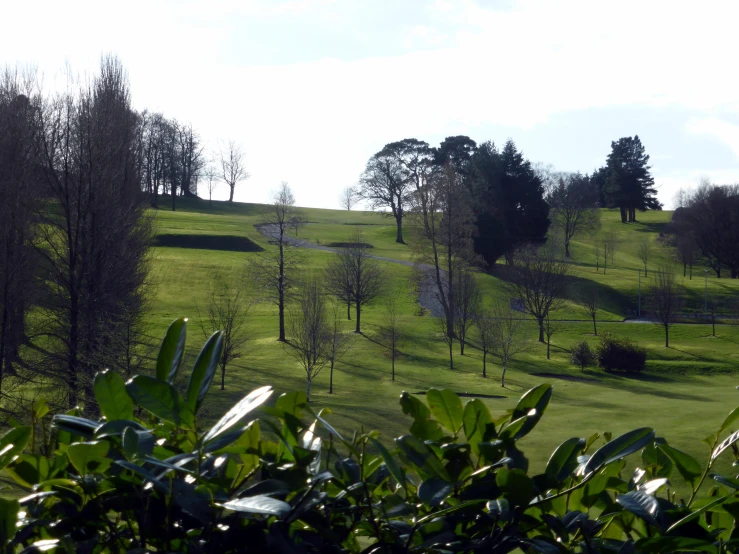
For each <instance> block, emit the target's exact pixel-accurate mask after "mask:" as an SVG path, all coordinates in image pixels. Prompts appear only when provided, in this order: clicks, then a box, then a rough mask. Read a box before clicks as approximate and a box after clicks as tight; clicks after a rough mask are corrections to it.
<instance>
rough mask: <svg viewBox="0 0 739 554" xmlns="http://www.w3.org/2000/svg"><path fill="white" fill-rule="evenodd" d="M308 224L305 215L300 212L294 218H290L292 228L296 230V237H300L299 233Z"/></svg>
mask: <svg viewBox="0 0 739 554" xmlns="http://www.w3.org/2000/svg"><path fill="white" fill-rule="evenodd" d="M306 223H308V222H307V221H306V219H305V218H304V217H303V214H301V213H300V212H296V213H295V215H294V216H292V218H290V227H292V228H293V229H294V230H295V236H296V237H297V236H298V231H299V230H300V228H301V227H302V226H304V225H305V224H306Z"/></svg>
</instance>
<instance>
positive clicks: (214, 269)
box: [147, 200, 739, 466]
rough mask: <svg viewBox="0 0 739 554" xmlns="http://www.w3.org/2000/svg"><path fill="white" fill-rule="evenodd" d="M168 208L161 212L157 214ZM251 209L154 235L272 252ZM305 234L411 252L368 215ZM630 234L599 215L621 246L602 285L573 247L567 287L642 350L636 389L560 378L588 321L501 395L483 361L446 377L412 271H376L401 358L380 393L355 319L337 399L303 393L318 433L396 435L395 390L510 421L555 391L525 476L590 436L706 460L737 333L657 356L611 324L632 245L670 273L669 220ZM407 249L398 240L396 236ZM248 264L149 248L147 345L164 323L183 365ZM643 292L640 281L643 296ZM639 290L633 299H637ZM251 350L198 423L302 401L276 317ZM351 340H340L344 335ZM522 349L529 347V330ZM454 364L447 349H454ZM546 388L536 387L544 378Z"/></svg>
mask: <svg viewBox="0 0 739 554" xmlns="http://www.w3.org/2000/svg"><path fill="white" fill-rule="evenodd" d="M163 205H166V204H163ZM262 209H263V207H261V206H259V205H252V204H227V203H222V202H216V203H214V204H213V206H212V207H209V206H208V204H207V202H200V201H195V200H188V201H184V200H183V201H180V202H179V205H178V211H177V212H171V211H166V210H161V211H158V212H157V213H156V219H157V226H158V232H159V233H161V234H167V235H176V234H190V235H192V234H203V235H222V236H229V237H244V238H247V239H249V240H251V241H253V242H254V243H256V244H258V245H259V246H261V247H263V248H273V246H270V245H268V244H267V241H266V240H265V239H264V238H263V237H261V236H260V235H259V233H258V232H257V230H256V229H255V228H254V224H255V223H258V222H259V218H260V213H261V210H262ZM304 217H305V218H306V219H307V220H308V221H309V222H310V223H309V224H308V225H306V226H305V227H302V228H301V229H300V231H299V233H300V236H301V238H307V239H308V240H311V241H314V242H316V243H320V244H327V243H331V242H342V241H347V240H351V235H352V233H353V232H354V231H355V230H357V229H361V230H362V231H363V233H364V241H365V242H368V243H370V244H372V245H373V249H372V251H371V253H372V254H373V255H378V256H384V257H388V258H394V259H399V260H409V259H411V257H412V254H411V248H410V247H409V246H406V245H400V244H396V243H395V227H394V221H393V220H392V219H388V218H386V217H383V216H382V215H380V214H376V213H369V212H347V211H338V210H320V209H305V210H304ZM639 217H640V219H641V221H640V222H639V223H637V224H630V225H623V224H621V223H620V222H619V217H618V213H617V212H614V211H607V210H604V212H603V227H602V230H601V233H605V232H608V231H614V232H616V233H617V234H618V236H619V246H618V250H617V252H616V256H615V268H613V269H612V268H610V267H609V269H608V271H607V274H606V275H603V273H602V270H601V272H596V270H595V263H594V261H595V260H594V247H593V244H592V241H590V240H583V241H575V242H574V244H573V245H572V254H573V273H574V277H573V284H574V286H575V287H577V286H582V285H584V284H587V283H588V282H595V283H598V284H599V285H600V286H602V287H603V288H602V290H603V291H604V297H605V302H606V303H605V309H604V310H603V312H602V313H601V314H600V315H599V319H602V320H603V322H601V323H599V330H600V331H606V330H607V331H610V332H613V333H614V334H617V335H620V336H628V337H630V338H632V339H633V340H635V341H636V342H638V343H639V344H640V345H642V346H644V347H646V348H647V350H648V352H649V361H648V371H647V372H646V374H644V375H641V376H618V375H608V374H604V373H603V372H600V371H597V370H588V371H586V372H585V373H581V372H580V371H579V370H578V369H576V368H574V367H572V366H571V365H569V363H568V361H567V357H568V356H567V352H566V349H567V348H568V347H569V346H570V345H571V344H572V343H573V342H575V340H577V339H579V338H582V337H585V338H587V339H589V340H592V341H595V340H596V339H595V338H594V337H592V334H591V333H592V325H591V324H590V323H588V322H587V321H582V322H573V323H568V324H565V326H564V328H563V329H562V330H561V331H560V332H559V333H557V334H556V335H555V336H554V337H553V346H552V359H551V360H547V359H546V357H545V353H546V349H545V347H544V346H543V345H540V344H534V345H533V348H532V350H531V351H530V352H527V353H526V354H524V355H522V356H521V357H520V359H519V360H517V361H515V362H514V363H513V365H512V367H511V368H510V369H509V372H508V375H507V386H506V388H505V389H503V388H501V386H500V369H499V367H498V366H496V365H495V364H494V363H491V364H490V365H489V367H488V371H489V376H490V377H489V378H488V379H483V378H482V377H481V375H480V374H481V367H482V362H481V355H480V353H479V352H478V351H477V350H476V349H474V348H470V347H468V349H467V352H466V355H465V356H463V357H462V356H459V355H457V356H456V360H455V364H456V368H457V369H455V371H450V370H449V369H448V366H447V363H448V362H447V357H446V353H445V345H444V344H443V343H441V342H440V341H439V340H438V337H437V335H436V330H435V327H434V325H433V321H432V319H431V318H430V317H429V316H423V315H417V314H418V313H419V310H418V309H417V305H416V303H415V299H414V298H413V295H412V293H410V292H409V279H410V277H411V268H409V267H407V266H403V265H399V264H392V263H384V262H383V263H382V265H383V267H384V268H385V270H386V271H387V283H388V290H387V293H386V294H388V295H394V296H395V297H396V298H397V299H398V300H399V302H400V304H401V306H402V318H401V320H402V325H403V328H404V331H405V333H406V335H407V339H406V340H405V341H404V343H403V344H402V345H401V351H402V356H401V359H400V360H399V362H398V363H397V366H396V371H397V379H396V381H395V382H392V381H391V380H390V361H389V360H388V358H387V352H386V350H385V349H384V348H383V347H382V346H381V345H379V344H378V342H377V340H376V335H377V328H378V325H379V324H380V323H381V320H382V308H381V302H377V303H375V305H370V306H369V307H368V308H367V309H366V310H365V311H364V312H363V316H362V322H363V331H364V333H363V335H361V336H356V337H354V341H353V343H352V348H351V351H350V352H349V353H348V354H347V355H346V356H345V357H344V359H343V360H342V361H341V362H339V363H338V364H337V367H336V371H335V374H334V383H335V394H333V395H329V394H328V386H327V384H328V373H327V370H326V371H324V372H323V373H322V374H321V375H319V376H318V378H317V380H316V381H315V382H314V386H313V399H312V401H313V403H314V404H315V408H318V409H320V408H330V409H331V411H332V412H333V413H332V414H331V415H330V416H329V419H330V420H331V422H332V423H334V424H335V426H336V427H337V428H338V429H339V431H341V432H347V433H349V432H351V430H354V429H358V428H364V429H379V430H381V431H382V433H383V435H384V437H385V438H386V440H389V438H390V437H392V436H397V435H399V434H402V433H404V432H407V425H408V423H409V422H408V421H407V419H406V418H405V417H404V416H403V415H402V413H401V411H400V408H399V405H398V395H399V394H400V393H401V391H403V390H407V391H412V392H419V391H424V390H426V389H427V388H429V387H436V388H449V389H451V390H454V391H458V392H468V393H473V394H482V395H489V396H500V397H501V398H487V399H484V402H485V403H486V404H487V405H488V406H489V407H490V409H491V410H492V412H493V413H494V414H500V413H503V412H504V411H505V410H508V409H510V408H512V407H513V406H514V404H515V402H516V400H517V399H518V398H519V397H520V395H521V394H522V393H523V392H525V391H526V390H527V389H529V388H530V387H532V386H534V385H536V384H539V383H542V382H549V383H553V384H554V386H555V392H554V396H553V400H552V404H551V406H550V408H549V411H548V412H547V414H546V416H545V417H544V419H543V421H542V423H540V429H539V430H538V431H537V432H535V433H534V434H533V435H532V436H531V437H527V438H526V439H525V440H524V441H523V443H522V445H523V446H524V447H525V451H526V453H527V455H528V456H529V457H530V458H531V459H532V460H535V462H534V464H535V466H540V465H541V464H543V463H544V462H545V461H546V459H547V457H548V455H549V454H550V453H551V452H552V450H553V449H554V448H555V447H556V445H558V444H559V443H560V442H561V441H563V440H564V439H566V438H568V437H571V436H589V435H591V434H593V433H596V432H603V431H610V432H613V433H620V432H623V431H626V430H629V429H632V428H636V427H640V426H644V425H650V426H653V427H655V428H656V429H657V432H658V434H659V435H660V436H666V437H668V438H669V440H670V441H671V443H672V444H674V445H675V446H677V447H678V448H683V449H685V450H686V451H688V452H690V453H691V454H694V455H696V456H698V457H699V459H705V454H706V453H705V450H706V447H705V445H704V444H702V443H701V440H702V439H703V438H704V437H706V436H707V435H708V434H709V433H711V432H712V431H714V430H715V429H716V428H717V426H718V424H719V423H720V421H721V420H722V419H723V417H724V416H725V414H726V413H727V412H728V411H729V410H730V409H732V408H734V407H735V406H736V405H737V403H739V402H738V401H739V394H738V393H737V390H736V388H735V385H736V384H738V383H739V375H736V374H735V373H734V371H735V370H736V369H737V368H738V367H739V348H738V345H739V329H737V328H736V327H734V326H720V327H719V328H718V332H717V334H718V336H717V337H711V336H710V328H709V326H706V325H681V326H677V327H675V328H674V329H673V331H672V334H671V344H672V347H671V348H665V347H664V346H663V344H664V342H663V341H664V337H663V332H662V330H661V329H659V328H657V327H656V326H654V325H652V324H635V323H634V324H629V323H626V324H624V323H617V322H619V321H621V320H622V319H623V317H624V316H625V315H627V314H629V313H631V311H633V310H635V309H636V302H637V270H638V269H639V268H641V267H642V266H641V261H640V260H639V258H638V257H637V248H638V245H639V243H640V241H641V240H643V239H647V240H650V241H652V242H653V261H650V264H649V265H650V269H651V268H653V267H656V266H657V265H658V264H659V263H666V262H668V261H669V257H670V254H669V252H667V251H666V250H664V249H663V248H661V247H660V246H659V244H658V243H657V241H656V239H657V235H658V233H659V231H660V229H661V228H662V227H663V226H664V224H665V223H666V222H667V221H668V220H669V217H670V213H669V212H651V213H646V214H639ZM407 238H410V234H407ZM254 255H255V254H253V253H249V252H238V251H226V250H212V249H209V250H202V249H192V248H171V247H159V246H158V247H155V248H154V249H153V272H152V282H153V285H154V286H153V289H152V290H153V293H152V300H151V304H150V312H149V315H148V318H147V321H148V324H149V329H148V332H149V334H151V335H154V336H161V335H162V334H163V333H164V331H165V329H166V327H167V325H168V324H169V323H170V322H171V321H172V320H173V319H174V318H176V317H179V316H182V315H184V316H187V317H189V318H190V320H191V321H190V329H189V340H188V342H189V345H190V352H189V356H190V357H191V361H192V356H193V355H194V349H195V347H196V346H199V344H202V341H203V340H204V335H203V333H202V332H201V331H200V328H199V325H198V321H197V312H196V306H197V305H198V304H200V303H202V301H203V300H204V298H205V295H206V294H207V292H208V290H209V287H210V283H211V282H212V279H213V277H214V275H215V274H222V275H225V276H227V277H230V278H233V279H236V278H238V277H240V276H243V274H244V267H245V264H246V262H247V260H248V259H249V257H250V256H254ZM332 255H333V254H330V253H327V252H321V251H315V250H304V251H303V260H304V267H305V269H304V271H306V272H309V271H316V272H317V271H320V270H321V268H322V267H323V266H325V264H326V261H327V260H328V259H329V257H330V256H332ZM699 272H700V273H701V275H700V278H694V279H693V280H692V281H690V280H685V283H684V284H685V285H686V288H687V289H688V291H689V294H690V302H691V304H690V305H691V306H693V307H695V306H697V305H698V304H701V305H702V295H703V286H704V282H703V275H702V270H696V271H695V272H694V273H696V274H698V273H699ZM480 283H481V285H482V287H483V290H484V293H485V296H486V298H487V299H490V298H492V297H494V296H495V295H498V294H501V291H502V285H503V284H502V282H501V281H500V280H499V279H498V278H497V277H495V276H494V275H493V276H491V275H480ZM642 285H643V286H644V287H645V286H646V281H644V282H643V283H642ZM708 285H709V293H716V294H718V293H720V294H723V295H724V296H726V297H730V296H732V295H735V294H736V292H737V283H736V282H733V281H730V280H728V279H721V280H720V281H718V280H716V279H714V278H711V277H709V279H708ZM643 290H644V289H643ZM558 316H559V317H562V318H566V319H574V320H576V319H581V320H584V319H585V318H586V317H587V316H586V314H585V312H584V311H583V310H582V309H580V308H579V307H577V306H576V305H573V304H568V305H566V306H565V307H564V308H563V309H561V310H560V311H559V312H558ZM250 328H251V333H252V339H251V341H250V342H249V345H248V348H247V353H246V355H245V356H244V357H243V358H242V359H239V360H237V361H235V362H234V363H233V364H232V366H231V367H230V369H229V372H228V374H227V377H226V390H225V391H220V390H217V387H215V386H214V387H213V390H212V392H211V394H210V395H209V399H208V403H207V407H206V408H207V410H208V413H209V414H210V415H211V416H212V417H215V416H217V415H220V413H222V412H223V411H224V410H225V409H226V408H227V407H229V406H230V405H231V404H232V403H234V402H235V401H236V400H238V399H239V398H241V397H242V396H243V395H244V394H245V393H246V392H248V391H249V390H251V389H253V388H255V387H257V386H260V385H264V384H270V385H273V386H274V387H275V388H276V389H277V390H278V391H288V390H296V389H302V388H304V386H305V378H304V374H303V373H302V370H301V368H300V366H299V365H298V364H297V363H296V362H295V361H294V360H293V359H292V358H291V357H290V356H289V355H288V354H287V353H286V351H285V350H284V348H283V346H282V345H281V344H280V343H278V342H277V341H276V340H275V339H276V336H277V311H276V308H275V307H273V306H271V305H269V304H260V305H258V306H256V307H255V308H254V309H253V311H252V317H251V324H250ZM347 328H348V329H349V328H350V327H349V326H348V327H347ZM531 333H532V336H533V334H534V329H533V326H532V327H531ZM455 352H458V348H457V347H455ZM542 374H546V376H542Z"/></svg>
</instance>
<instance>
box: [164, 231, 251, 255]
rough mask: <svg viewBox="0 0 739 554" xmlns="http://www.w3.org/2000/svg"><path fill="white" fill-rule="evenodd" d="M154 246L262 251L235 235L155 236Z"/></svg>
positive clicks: (228, 250) (244, 238) (247, 240)
mask: <svg viewBox="0 0 739 554" xmlns="http://www.w3.org/2000/svg"><path fill="white" fill-rule="evenodd" d="M154 246H164V247H167V248H195V249H198V250H222V251H226V252H262V251H263V250H264V249H263V248H262V247H261V246H259V245H258V244H257V243H255V242H253V241H251V240H249V239H248V238H246V237H238V236H235V235H169V234H165V235H157V236H155V237H154Z"/></svg>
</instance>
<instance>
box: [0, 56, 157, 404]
mask: <svg viewBox="0 0 739 554" xmlns="http://www.w3.org/2000/svg"><path fill="white" fill-rule="evenodd" d="M139 123H140V122H139V118H138V116H137V114H136V113H135V112H134V111H133V110H132V108H131V98H130V91H129V87H128V81H127V77H126V73H125V71H124V69H123V67H122V66H121V64H120V63H119V62H118V60H117V59H115V58H113V57H106V58H104V59H103V60H102V61H101V65H100V70H99V72H98V74H97V75H96V76H95V77H94V78H93V79H92V80H90V81H89V82H85V83H81V84H75V83H70V86H69V87H68V89H67V91H65V92H62V93H59V94H57V95H54V96H44V95H43V94H41V92H40V91H39V90H38V88H37V86H36V79H35V76H34V75H32V74H23V73H20V72H17V71H12V70H6V71H5V72H4V73H3V74H2V76H0V197H1V198H2V199H3V201H2V203H0V241H2V245H1V246H0V251H1V252H2V253H0V315H1V318H0V385H1V386H2V387H3V389H2V390H3V393H4V395H10V394H11V392H12V391H11V390H10V388H9V385H8V384H6V381H5V379H4V378H5V377H7V376H9V375H10V376H18V377H21V378H20V379H16V380H15V381H14V382H15V383H16V384H18V383H24V384H25V383H34V384H41V383H43V384H44V385H46V386H47V387H50V389H49V390H53V391H55V392H58V393H59V396H58V398H57V399H56V400H58V401H59V402H60V403H61V404H64V405H69V406H74V405H76V404H77V403H78V402H85V400H86V399H88V398H89V397H90V395H91V387H92V376H93V374H94V372H95V371H97V370H98V369H99V368H100V367H101V366H102V364H103V363H106V364H114V365H116V366H117V367H118V368H120V369H121V370H123V371H128V372H130V371H132V370H135V369H136V368H135V367H132V365H134V364H136V363H137V361H136V360H137V357H136V356H135V353H134V351H135V345H136V343H137V342H138V335H139V330H140V316H141V310H142V307H143V305H144V303H145V300H146V297H145V288H144V285H145V283H146V276H147V269H148V263H147V256H146V253H147V250H148V247H149V243H150V240H151V236H152V222H151V219H150V217H148V216H147V215H146V206H147V201H146V197H145V195H144V194H143V193H142V192H141V183H142V173H141V171H142V167H144V160H143V157H142V150H141V141H140V140H139V139H140V136H141V135H140V129H141V128H140V125H139ZM3 405H4V406H5V407H8V406H9V405H10V399H9V398H8V397H7V396H6V397H5V398H4V402H3Z"/></svg>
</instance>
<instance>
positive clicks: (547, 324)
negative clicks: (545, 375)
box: [544, 313, 562, 360]
mask: <svg viewBox="0 0 739 554" xmlns="http://www.w3.org/2000/svg"><path fill="white" fill-rule="evenodd" d="M561 325H562V322H561V321H558V320H556V319H552V317H551V313H548V314H547V316H546V317H545V318H544V334H545V335H546V337H547V360H550V359H551V358H550V353H549V352H550V349H551V345H552V335H554V333H556V332H557V331H559V329H560V327H561Z"/></svg>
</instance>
